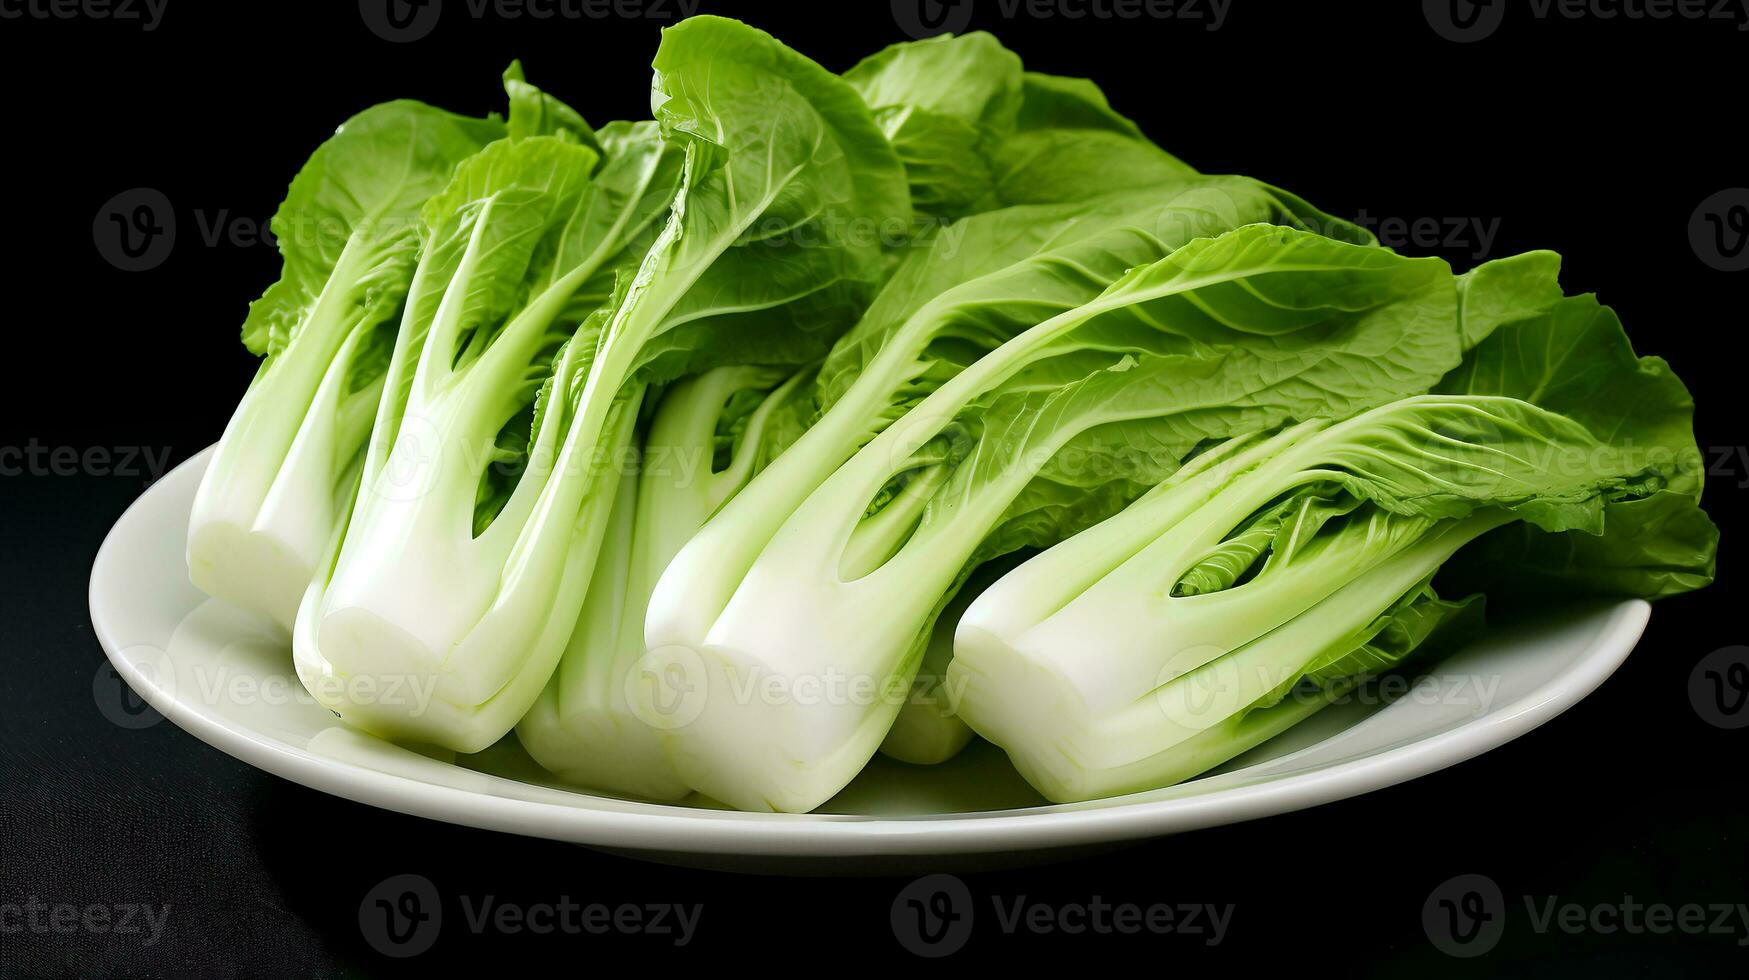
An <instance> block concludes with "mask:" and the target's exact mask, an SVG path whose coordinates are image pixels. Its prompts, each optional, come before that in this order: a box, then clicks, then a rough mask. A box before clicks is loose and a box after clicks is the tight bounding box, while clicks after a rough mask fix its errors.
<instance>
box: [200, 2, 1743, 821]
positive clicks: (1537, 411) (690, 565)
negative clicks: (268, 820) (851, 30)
mask: <svg viewBox="0 0 1749 980" xmlns="http://www.w3.org/2000/svg"><path fill="white" fill-rule="evenodd" d="M654 66H655V76H654V81H653V83H652V100H651V101H652V110H653V116H654V118H653V120H647V121H640V122H614V123H609V124H607V125H604V126H601V127H600V128H594V127H592V126H591V125H590V124H589V123H587V122H585V120H584V117H583V116H582V115H580V114H579V113H578V112H576V111H575V110H573V109H572V108H570V107H569V106H566V105H565V104H563V103H561V102H559V101H558V100H556V99H554V98H553V97H551V96H550V95H547V94H546V93H544V92H542V91H541V90H539V89H537V88H535V87H534V86H532V85H530V84H529V83H528V82H527V81H526V80H525V79H524V77H523V75H522V72H521V70H520V68H519V67H518V66H514V65H513V66H512V67H511V69H510V71H509V72H507V73H506V75H505V79H504V82H505V88H506V91H507V95H508V111H507V113H506V114H505V115H504V116H503V117H502V118H500V117H498V116H493V117H491V118H487V119H472V118H464V117H460V116H455V115H451V114H449V113H446V112H442V111H439V110H437V109H433V108H430V107H428V106H425V105H421V104H419V103H415V102H393V103H388V104H385V105H381V106H377V107H375V108H372V109H368V110H366V111H364V112H362V113H360V114H359V115H357V116H355V117H353V118H352V119H351V120H348V121H347V122H346V123H345V124H344V125H343V126H341V128H340V129H339V130H338V131H337V132H336V133H335V135H334V136H333V137H332V138H331V139H329V140H328V141H327V142H326V143H324V144H323V145H322V146H321V147H319V148H318V149H317V150H316V152H315V154H314V155H313V156H312V157H311V158H310V160H309V162H308V163H307V164H305V166H304V168H303V169H302V170H301V171H300V172H299V173H298V175H297V177H296V179H295V180H294V181H293V182H292V185H291V189H290V191H289V193H288V195H287V197H286V200H285V203H284V204H283V205H282V206H281V209H280V211H279V213H278V214H277V215H276V217H275V219H274V226H273V227H274V230H275V232H276V234H277V235H278V236H279V239H280V247H281V251H282V252H283V253H284V258H285V269H284V272H283V274H282V277H281V279H280V281H279V282H277V283H275V284H274V285H273V286H272V287H271V288H269V289H268V291H267V292H266V293H265V294H264V295H263V296H262V298H261V299H260V300H258V301H257V302H256V303H255V304H254V305H253V306H252V307H251V308H250V311H249V316H248V319H247V321H246V323H245V325H244V329H243V338H244V342H245V343H246V344H247V345H248V346H249V348H250V349H251V350H252V351H255V352H256V353H258V354H262V355H264V360H263V362H262V365H261V368H260V372H259V373H258V375H257V376H256V379H255V381H254V383H253V384H252V385H251V386H250V388H249V391H248V392H247V394H246V395H245V396H244V398H243V401H242V404H241V405H240V406H239V407H238V408H237V411H236V414H235V415H234V417H233V418H232V420H231V423H230V425H229V426H228V427H227V429H226V430H225V435H224V438H223V440H222V441H221V442H220V444H219V447H218V450H217V452H216V454H215V455H214V457H213V459H212V462H211V464H210V467H209V469H208V471H207V473H206V477H205V479H204V481H203V483H202V484H201V488H200V491H199V493H198V495H197V497H196V500H195V503H194V511H193V515H192V518H191V522H190V532H189V543H188V562H189V571H190V575H191V577H192V579H193V581H194V583H195V584H196V585H198V586H199V587H201V588H202V589H204V590H205V591H207V592H208V593H210V594H212V595H213V596H216V597H218V598H221V599H224V600H227V601H229V602H232V603H235V604H237V605H241V606H244V607H246V608H249V609H252V610H255V611H257V612H259V613H260V614H262V615H263V616H266V617H270V618H272V619H275V620H277V621H278V622H279V623H280V624H282V625H283V626H284V627H285V628H286V630H287V631H288V632H289V634H290V636H291V642H292V649H293V654H294V659H295V661H296V665H297V670H298V672H299V675H300V677H302V678H303V679H304V681H305V684H306V685H307V686H308V687H309V688H310V690H311V692H312V694H314V695H315V696H316V697H318V698H319V699H322V700H323V703H325V704H326V705H327V706H328V707H329V708H331V709H332V710H333V711H334V712H335V713H337V714H338V715H339V716H340V717H341V718H343V719H344V720H345V721H346V722H348V723H349V724H352V725H355V726H357V727H359V728H362V729H364V730H366V731H370V732H373V733H376V734H379V735H382V736H384V737H388V738H393V739H400V740H406V741H410V742H418V743H428V744H434V745H438V746H443V747H446V748H448V749H451V750H454V751H458V752H476V751H479V750H481V749H484V748H486V747H487V746H489V745H492V744H493V743H495V742H497V741H498V740H499V739H501V738H504V737H505V736H506V735H507V734H508V733H510V732H511V731H512V730H514V731H515V732H516V735H517V737H518V738H519V739H520V741H521V743H522V745H523V746H524V747H526V749H527V750H528V752H529V753H530V754H531V755H532V756H533V757H534V758H535V759H536V760H537V761H538V762H539V763H540V764H541V765H543V766H545V767H546V768H547V769H549V770H551V771H552V772H553V773H554V774H555V776H556V777H558V778H559V779H562V780H565V781H568V782H572V783H576V784H579V785H583V786H587V787H593V788H597V789H602V790H608V791H613V792H617V793H622V794H627V795H634V796H640V797H646V798H654V799H679V798H682V797H686V796H688V795H689V794H692V793H700V794H703V795H704V796H707V797H710V798H713V799H715V800H718V801H721V802H723V803H727V804H729V805H732V806H735V807H739V808H742V809H749V810H782V811H806V810H810V809H813V808H814V807H817V806H819V805H820V804H821V803H823V802H825V801H826V800H827V799H829V798H830V797H832V796H833V795H834V794H835V793H837V792H838V791H839V790H840V789H842V788H843V787H844V786H845V784H847V783H848V782H849V781H850V780H851V779H852V778H853V777H855V775H856V774H857V773H858V772H859V771H860V770H861V769H862V767H863V765H864V764H865V763H866V762H868V760H869V759H870V757H871V756H873V754H874V753H875V752H877V751H884V752H886V753H888V754H889V755H892V756H894V757H896V758H898V759H901V760H904V761H907V762H912V763H919V764H928V763H937V762H941V761H943V760H945V759H948V758H950V757H952V756H953V755H954V754H955V753H956V752H958V751H959V750H960V749H961V748H962V747H963V746H964V745H965V744H966V742H967V741H968V740H969V739H970V738H971V737H972V736H973V733H974V732H975V733H976V734H978V735H981V736H983V737H984V738H987V739H989V740H990V741H992V742H994V743H996V744H997V745H999V746H1001V747H1002V748H1003V749H1004V750H1006V751H1007V752H1008V754H1009V756H1010V758H1011V759H1012V760H1013V761H1014V763H1015V765H1016V766H1017V767H1018V768H1019V770H1020V771H1021V773H1022V774H1024V775H1025V776H1026V778H1027V779H1028V780H1029V781H1030V782H1031V783H1032V785H1033V786H1034V787H1036V788H1037V789H1038V790H1039V792H1041V793H1042V794H1044V795H1045V796H1046V797H1048V798H1050V799H1052V800H1059V801H1069V800H1082V799H1089V798H1093V797H1100V796H1107V795H1112V794H1119V793H1128V792H1135V791H1140V790H1147V789H1151V788H1155V787H1160V786H1164V785H1167V784H1170V783H1173V782H1176V781H1179V780H1182V779H1186V778H1189V777H1191V776H1195V775H1197V774H1198V773H1201V772H1204V771H1206V770H1207V769H1209V768H1211V767H1213V766H1216V765H1218V764H1220V763H1222V762H1224V761H1226V760H1228V759H1230V758H1232V757H1234V756H1235V755H1237V754H1239V753H1240V752H1243V751H1244V750H1246V749H1248V748H1250V747H1252V746H1254V745H1256V744H1258V743H1259V742H1261V741H1263V740H1265V739H1267V738H1269V737H1271V736H1273V735H1275V734H1277V733H1279V732H1281V731H1282V730H1284V729H1286V728H1287V727H1289V726H1291V725H1293V724H1295V723H1297V722H1298V721H1300V720H1301V719H1303V718H1305V717H1307V716H1308V715H1310V714H1311V713H1313V712H1315V711H1316V710H1318V709H1319V708H1321V707H1323V706H1325V705H1326V704H1328V703H1330V702H1331V701H1332V700H1335V699H1337V698H1339V697H1341V696H1342V695H1344V694H1345V693H1348V692H1350V691H1352V690H1353V689H1354V688H1355V687H1356V686H1357V685H1360V684H1362V683H1365V682H1366V681H1367V679H1368V678H1370V677H1372V676H1375V675H1377V674H1379V673H1381V672H1384V671H1391V670H1395V669H1399V668H1400V667H1401V666H1402V665H1404V664H1405V662H1406V661H1409V659H1410V658H1411V657H1413V656H1416V655H1420V656H1423V657H1425V656H1428V655H1430V654H1431V653H1433V652H1436V651H1439V650H1444V649H1449V648H1450V647H1452V646H1453V645H1454V644H1456V643H1459V642H1461V641H1463V640H1464V639H1466V638H1468V637H1469V636H1471V635H1473V633H1474V631H1475V630H1476V628H1477V627H1478V624H1479V622H1480V618H1481V610H1482V601H1481V599H1482V597H1481V595H1480V594H1479V592H1478V591H1477V590H1478V589H1481V590H1485V591H1487V592H1489V593H1491V594H1494V595H1495V596H1496V598H1497V599H1511V600H1518V601H1522V600H1525V599H1526V598H1529V599H1531V600H1532V601H1545V600H1546V598H1547V597H1550V596H1557V595H1572V594H1591V595H1610V596H1643V597H1646V598H1657V597H1661V596H1665V595H1670V594H1673V593H1677V592H1682V591H1686V590H1690V589H1694V588H1699V587H1701V586H1703V585H1705V584H1706V583H1707V582H1708V581H1710V579H1711V576H1712V569H1713V552H1714V548H1715V545H1716V541H1717V533H1716V531H1715V530H1714V528H1713V526H1712V524H1711V523H1710V522H1709V521H1708V520H1707V518H1706V516H1705V514H1704V513H1702V511H1701V510H1700V507H1699V499H1700V490H1701V480H1700V470H1699V465H1698V464H1699V458H1700V457H1699V453H1698V451H1697V449H1696V446H1695V442H1694V436H1693V432H1692V424H1691V416H1692V411H1693V403H1692V401H1691V400H1690V398H1689V396H1688V393H1687V391H1686V390H1685V389H1684V388H1683V386H1682V383H1681V382H1680V381H1679V380H1677V378H1676V377H1675V376H1674V375H1673V374H1672V373H1671V372H1670V370H1669V368H1668V367H1667V366H1666V365H1665V364H1664V363H1663V362H1662V361H1660V360H1657V359H1655V358H1640V357H1637V356H1636V355H1635V354H1634V352H1633V350H1632V349H1631V348H1630V347H1629V345H1628V342H1627V339H1626V337H1625V335H1624V334H1623V332H1622V329H1621V325H1620V323H1619V322H1618V321H1617V320H1616V318H1615V317H1614V315H1613V314H1612V313H1611V312H1610V311H1609V309H1608V308H1606V307H1603V306H1600V305H1598V303H1597V302H1596V301H1595V300H1594V299H1592V298H1591V297H1589V296H1577V297H1566V296H1564V295H1563V293H1562V290H1561V288H1560V286H1559V284H1558V282H1557V272H1558V268H1559V260H1558V258H1557V257H1556V256H1554V255H1552V254H1550V253H1546V252H1534V253H1528V254H1525V255H1520V256H1516V257H1513V258H1508V259H1504V260H1500V261H1495V262H1490V263H1487V264H1485V265H1482V266H1480V267H1478V268H1476V269H1474V270H1471V271H1469V272H1467V273H1464V274H1462V275H1456V274H1454V273H1453V272H1452V270H1451V269H1450V268H1449V267H1447V266H1446V264H1445V263H1443V262H1441V261H1439V260H1437V259H1428V258H1407V257H1404V256H1401V255H1398V254H1396V253H1394V252H1392V251H1390V250H1388V249H1386V248H1383V247H1381V246H1379V245H1378V244H1377V243H1376V241H1374V240H1373V238H1372V237H1371V236H1370V235H1369V234H1368V233H1367V232H1365V231H1363V230H1361V229H1360V228H1358V227H1355V226H1354V225H1351V224H1349V223H1347V222H1344V221H1341V220H1339V219H1336V218H1333V217H1331V216H1329V215H1326V214H1323V213H1321V212H1319V211H1318V210H1316V209H1315V208H1313V207H1311V206H1310V205H1308V204H1306V203H1305V202H1304V201H1302V200H1301V199H1300V198H1298V197H1295V196H1293V195H1292V194H1289V193H1287V192H1284V191H1282V190H1279V189H1277V188H1274V187H1270V186H1268V185H1265V184H1261V183H1258V182H1256V181H1253V180H1250V179H1247V178H1244V177H1232V176H1207V175H1203V174H1200V173H1198V172H1197V171H1195V170H1193V169H1192V168H1190V167H1189V166H1187V165H1185V164H1184V163H1182V162H1180V161H1179V160H1178V159H1176V158H1175V157H1173V156H1171V155H1170V154H1168V153H1166V152H1165V151H1163V150H1161V149H1160V148H1158V147H1157V146H1155V145H1154V144H1153V143H1152V142H1150V141H1149V140H1148V139H1147V138H1146V137H1145V136H1143V135H1142V133H1141V132H1140V131H1139V130H1138V129H1137V128H1136V127H1135V125H1134V124H1132V123H1131V122H1130V121H1129V120H1127V119H1125V118H1123V117H1122V116H1120V115H1118V114H1117V113H1116V112H1115V111H1113V110H1112V109H1111V107H1110V106H1109V104H1108V103H1107V101H1106V99H1105V97H1104V95H1103V94H1102V93H1101V92H1100V91H1099V90H1098V89H1097V88H1096V87H1095V86H1094V85H1092V84H1091V83H1089V82H1086V81H1082V80H1077V79H1065V78H1057V77H1053V76H1049V75H1041V74H1037V73H1033V72H1028V71H1025V70H1024V69H1023V67H1022V65H1021V63H1020V60H1019V59H1018V58H1017V57H1016V56H1015V55H1014V54H1012V53H1011V52H1009V51H1007V50H1005V49H1004V48H1003V47H1002V46H1001V45H1000V44H998V43H997V42H996V41H995V40H994V39H993V38H991V37H990V36H988V35H984V34H973V35H968V36H965V37H959V38H947V37H943V38H936V39H933V40H928V41H921V42H917V43H912V44H902V45H896V46H894V47H891V48H888V49H887V50H885V51H882V52H880V53H879V54H876V55H874V56H873V57H871V58H869V59H867V60H866V61H864V62H862V63H861V64H859V65H857V66H855V67H854V68H852V69H851V70H850V71H848V72H846V73H844V74H843V75H841V76H840V75H833V74H832V73H830V72H828V71H827V70H825V69H824V68H821V67H820V66H819V65H816V64H815V63H813V62H812V61H809V60H808V59H807V58H805V57H803V56H802V55H800V54H797V53H796V52H794V51H791V50H790V49H788V48H786V47H784V46H783V45H782V44H780V43H779V42H777V41H776V40H774V39H773V38H771V37H770V36H768V35H766V34H764V33H762V32H760V31H757V30H755V29H753V28H750V27H747V26H745V25H742V24H739V23H736V22H734V21H730V20H723V19H719V18H712V17H698V18H693V19H691V20H687V21H685V22H683V23H681V24H679V25H678V26H676V27H673V28H670V29H669V30H667V31H666V32H664V35H663V39H662V43H661V47H660V49H659V50H658V52H657V54H656V59H655V63H654ZM311 227H316V228H320V229H322V230H323V231H324V234H319V235H313V236H312V235H309V234H300V233H297V232H298V230H299V229H306V228H311ZM1028 555H1030V557H1027V556H1028ZM1023 558H1024V559H1025V560H1024V561H1022V560H1021V559H1023ZM337 680H338V681H342V682H344V683H335V681H337ZM359 681H367V682H370V683H363V684H361V683H357V682H359ZM408 682H413V683H412V684H409V683H408ZM390 690H429V691H431V692H432V697H431V698H430V699H428V700H426V699H421V700H420V701H419V702H417V703H414V702H413V701H411V700H409V699H403V698H398V697H388V696H382V697H372V696H366V695H364V694H361V693H360V692H386V691H390Z"/></svg>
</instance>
